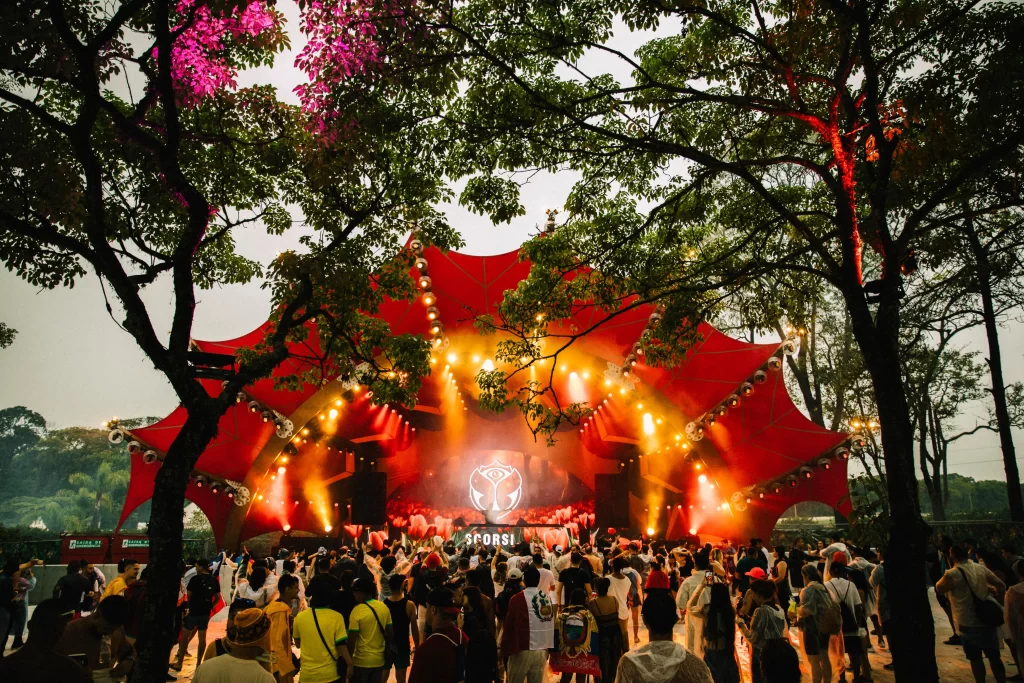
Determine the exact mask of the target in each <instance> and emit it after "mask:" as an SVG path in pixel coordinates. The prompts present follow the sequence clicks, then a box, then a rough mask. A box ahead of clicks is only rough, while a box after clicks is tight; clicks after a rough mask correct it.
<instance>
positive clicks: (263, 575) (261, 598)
mask: <svg viewBox="0 0 1024 683" xmlns="http://www.w3.org/2000/svg"><path fill="white" fill-rule="evenodd" d="M275 597H277V596H276V595H274V593H273V592H272V591H271V585H270V584H269V583H268V582H267V568H266V566H265V565H256V566H254V567H253V569H252V572H251V573H250V574H249V578H247V579H246V578H242V579H238V582H237V585H236V586H235V598H236V599H237V598H244V599H246V600H252V601H253V602H255V603H256V606H257V607H259V608H263V607H266V606H267V605H269V604H270V603H271V602H273V600H274V598H275Z"/></svg>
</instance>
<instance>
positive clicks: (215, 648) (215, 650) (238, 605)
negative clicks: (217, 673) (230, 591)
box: [203, 598, 256, 661]
mask: <svg viewBox="0 0 1024 683" xmlns="http://www.w3.org/2000/svg"><path fill="white" fill-rule="evenodd" d="M255 606H256V605H255V603H253V601H252V600H246V599H244V598H239V599H238V600H235V601H234V602H232V603H231V604H230V605H229V606H228V618H227V622H226V624H225V631H226V633H225V635H224V637H223V638H217V639H216V640H214V641H213V642H212V643H210V644H209V645H207V646H206V652H204V653H203V661H206V660H207V659H210V658H211V657H220V656H221V655H226V654H227V653H228V650H230V649H231V645H230V644H229V637H230V636H231V635H233V634H234V631H233V629H234V625H235V617H236V616H238V613H239V612H241V611H242V610H247V609H252V608H254V607H255Z"/></svg>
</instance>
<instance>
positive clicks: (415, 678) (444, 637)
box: [409, 587, 469, 683]
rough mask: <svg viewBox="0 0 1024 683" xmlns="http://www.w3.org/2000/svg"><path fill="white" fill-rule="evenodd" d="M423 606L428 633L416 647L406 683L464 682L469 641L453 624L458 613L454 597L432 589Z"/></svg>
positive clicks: (443, 590) (446, 591) (442, 588)
mask: <svg viewBox="0 0 1024 683" xmlns="http://www.w3.org/2000/svg"><path fill="white" fill-rule="evenodd" d="M425 603H426V611H427V618H428V619H429V620H430V627H431V633H430V636H429V637H427V638H426V639H424V640H423V643H422V645H419V646H417V648H416V658H415V659H414V660H413V663H412V670H411V671H410V672H409V683H435V682H439V681H456V682H457V681H464V680H467V678H466V670H465V662H466V649H467V645H468V644H469V639H468V638H467V637H466V634H465V633H463V632H462V631H461V630H460V629H459V628H458V626H456V625H455V621H456V619H457V618H458V616H459V612H460V611H461V609H460V608H459V606H458V605H457V604H455V595H454V594H453V593H452V591H450V590H449V589H447V588H444V587H440V588H435V589H434V590H432V591H430V593H429V594H428V595H427V598H426V600H425Z"/></svg>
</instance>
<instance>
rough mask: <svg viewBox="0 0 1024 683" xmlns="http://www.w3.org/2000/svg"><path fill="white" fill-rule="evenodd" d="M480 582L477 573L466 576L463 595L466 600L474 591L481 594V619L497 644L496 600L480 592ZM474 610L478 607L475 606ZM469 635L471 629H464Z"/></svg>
mask: <svg viewBox="0 0 1024 683" xmlns="http://www.w3.org/2000/svg"><path fill="white" fill-rule="evenodd" d="M479 580H480V575H479V574H477V573H476V572H470V573H469V574H467V575H466V587H465V588H464V589H463V591H462V595H463V597H464V598H465V597H466V596H468V595H469V593H470V592H471V591H473V590H474V589H475V590H476V591H478V592H479V593H480V608H479V609H480V610H482V616H481V617H480V618H481V619H482V621H483V625H484V627H485V628H486V629H487V631H488V633H490V635H491V637H492V638H494V640H495V642H497V638H498V634H497V631H496V630H495V623H496V622H495V616H494V600H491V599H490V598H489V597H487V596H486V595H484V593H483V591H481V590H480V585H479V584H478V583H477V582H478V581H479ZM474 609H476V607H475V606H474ZM464 630H465V631H466V632H467V633H468V632H469V629H468V628H466V629H464Z"/></svg>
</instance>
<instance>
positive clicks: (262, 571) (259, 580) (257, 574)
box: [249, 565, 267, 591]
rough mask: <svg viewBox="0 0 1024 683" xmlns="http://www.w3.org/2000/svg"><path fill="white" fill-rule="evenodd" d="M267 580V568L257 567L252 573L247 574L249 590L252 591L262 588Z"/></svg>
mask: <svg viewBox="0 0 1024 683" xmlns="http://www.w3.org/2000/svg"><path fill="white" fill-rule="evenodd" d="M266 580H267V568H266V567H261V566H259V565H257V566H255V567H253V570H252V573H251V574H249V588H252V589H253V590H254V591H258V590H259V589H261V588H263V584H264V582H266Z"/></svg>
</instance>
